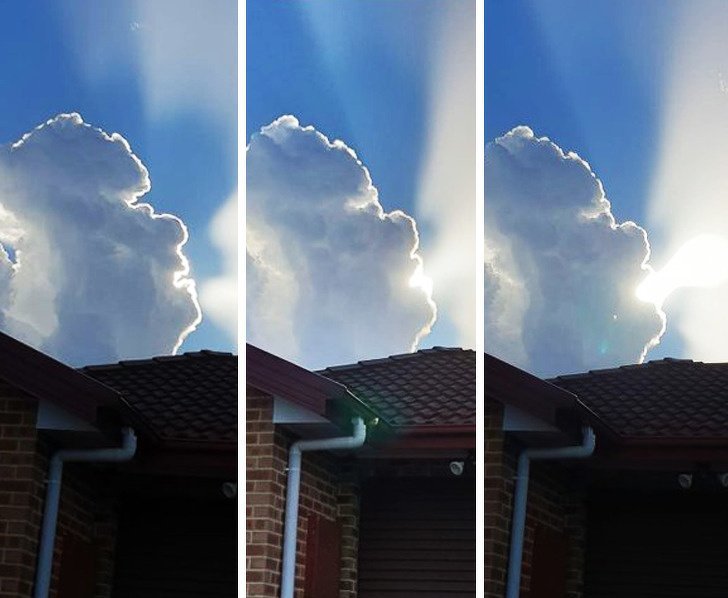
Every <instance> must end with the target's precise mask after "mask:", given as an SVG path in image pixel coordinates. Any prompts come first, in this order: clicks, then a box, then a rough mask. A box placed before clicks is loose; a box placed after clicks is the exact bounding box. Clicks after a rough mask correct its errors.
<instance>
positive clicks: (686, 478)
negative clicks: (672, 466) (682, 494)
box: [677, 473, 693, 490]
mask: <svg viewBox="0 0 728 598" xmlns="http://www.w3.org/2000/svg"><path fill="white" fill-rule="evenodd" d="M677 483H678V484H680V488H682V489H683V490H687V489H688V488H690V487H691V486H692V485H693V474H692V473H681V474H680V475H678V476H677Z"/></svg>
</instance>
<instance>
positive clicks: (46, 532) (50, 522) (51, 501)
mask: <svg viewBox="0 0 728 598" xmlns="http://www.w3.org/2000/svg"><path fill="white" fill-rule="evenodd" d="M122 436H123V439H122V444H121V447H119V448H109V449H90V450H60V451H57V452H56V453H54V455H53V456H52V457H51V461H50V465H49V467H48V488H47V490H46V499H45V508H44V511H43V525H42V527H41V534H40V546H39V548H38V568H37V569H36V571H35V590H34V593H33V596H34V598H47V597H48V591H49V589H50V585H51V569H52V566H53V545H54V544H55V540H56V522H57V520H58V506H59V503H60V499H61V482H62V479H63V464H64V463H67V462H69V463H70V462H81V461H93V462H111V461H116V462H118V461H129V460H130V459H131V458H132V457H133V456H134V453H136V445H137V439H136V435H135V434H134V430H132V429H131V428H124V429H123V430H122Z"/></svg>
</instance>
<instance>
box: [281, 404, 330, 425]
mask: <svg viewBox="0 0 728 598" xmlns="http://www.w3.org/2000/svg"><path fill="white" fill-rule="evenodd" d="M273 423H274V424H328V423H330V422H329V420H328V419H326V418H325V417H322V416H321V415H319V414H318V413H314V412H313V411H311V410H310V409H306V408H305V407H301V406H300V405H296V403H293V402H291V401H288V400H286V399H283V398H281V397H273Z"/></svg>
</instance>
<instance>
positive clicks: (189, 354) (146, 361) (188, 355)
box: [77, 349, 237, 371]
mask: <svg viewBox="0 0 728 598" xmlns="http://www.w3.org/2000/svg"><path fill="white" fill-rule="evenodd" d="M201 357H237V355H236V354H235V353H231V352H229V351H213V350H211V349H200V350H199V351H185V352H184V353H178V354H175V355H155V356H153V357H144V358H140V359H122V360H119V361H116V362H112V363H98V364H91V365H85V366H82V367H80V368H77V369H78V370H80V371H84V370H87V371H99V370H103V369H117V368H120V367H134V366H137V365H152V364H154V363H164V362H166V361H185V360H187V359H198V358H201Z"/></svg>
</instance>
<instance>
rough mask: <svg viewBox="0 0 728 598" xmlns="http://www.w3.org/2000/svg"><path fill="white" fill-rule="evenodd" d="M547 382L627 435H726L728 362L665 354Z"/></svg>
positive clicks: (727, 421) (713, 436) (714, 436)
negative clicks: (576, 398) (662, 358)
mask: <svg viewBox="0 0 728 598" xmlns="http://www.w3.org/2000/svg"><path fill="white" fill-rule="evenodd" d="M549 382H551V383H553V384H555V385H556V386H560V387H561V388H563V389H565V390H568V391H570V392H572V393H574V394H575V395H577V396H578V397H579V399H580V400H581V402H582V403H584V404H585V405H586V406H587V407H589V408H590V409H591V410H592V411H593V412H594V413H595V414H596V415H597V416H598V417H599V418H600V419H601V420H602V421H603V422H604V423H605V424H607V426H609V427H610V428H611V429H612V430H614V431H615V432H616V433H618V434H619V435H620V436H624V437H636V438H649V437H671V438H718V437H728V363H702V362H694V361H691V360H678V359H670V358H668V359H664V360H660V361H651V362H648V363H645V364H640V365H629V366H623V367H619V368H612V369H607V370H596V371H591V372H588V373H584V374H574V375H568V376H558V377H557V378H553V379H551V380H549Z"/></svg>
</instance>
